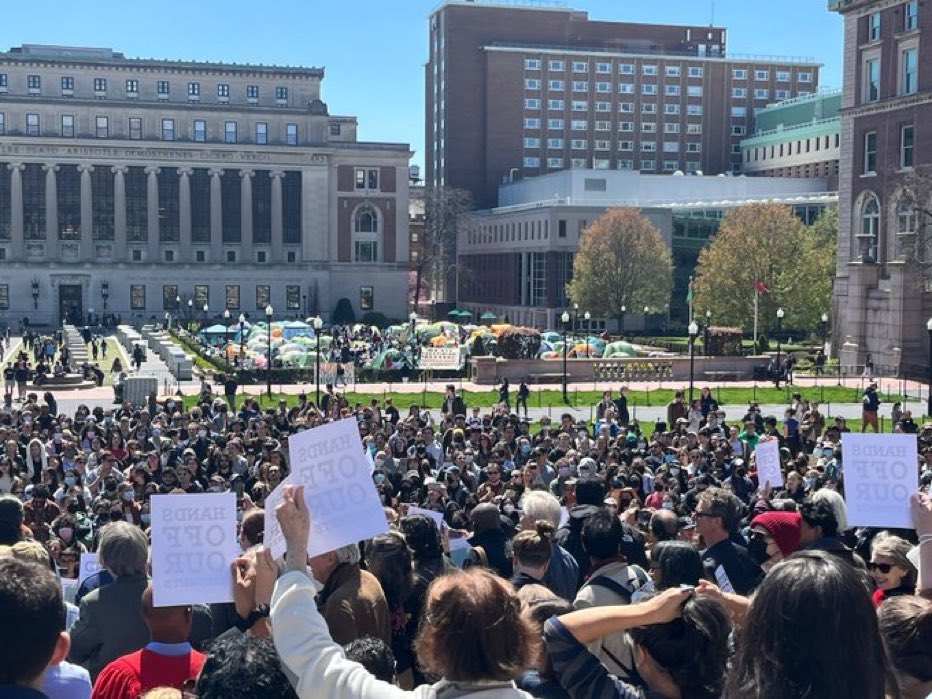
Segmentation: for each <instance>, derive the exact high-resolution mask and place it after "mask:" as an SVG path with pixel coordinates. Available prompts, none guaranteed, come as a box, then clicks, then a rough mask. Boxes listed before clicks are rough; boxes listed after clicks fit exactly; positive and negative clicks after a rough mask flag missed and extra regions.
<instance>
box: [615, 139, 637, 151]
mask: <svg viewBox="0 0 932 699" xmlns="http://www.w3.org/2000/svg"><path fill="white" fill-rule="evenodd" d="M618 150H620V151H632V150H634V141H619V142H618Z"/></svg>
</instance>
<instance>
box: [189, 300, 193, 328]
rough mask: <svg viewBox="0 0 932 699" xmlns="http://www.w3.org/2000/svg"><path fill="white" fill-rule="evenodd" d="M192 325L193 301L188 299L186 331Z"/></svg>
mask: <svg viewBox="0 0 932 699" xmlns="http://www.w3.org/2000/svg"><path fill="white" fill-rule="evenodd" d="M193 323H194V299H188V330H191V326H192V325H193Z"/></svg>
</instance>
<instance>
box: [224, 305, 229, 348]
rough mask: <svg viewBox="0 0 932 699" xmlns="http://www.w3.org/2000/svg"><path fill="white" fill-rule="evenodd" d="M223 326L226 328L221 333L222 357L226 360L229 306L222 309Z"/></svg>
mask: <svg viewBox="0 0 932 699" xmlns="http://www.w3.org/2000/svg"><path fill="white" fill-rule="evenodd" d="M223 327H224V328H226V330H225V331H224V333H223V358H224V359H227V360H228V358H229V355H228V354H227V348H228V347H229V346H230V309H229V308H224V309H223Z"/></svg>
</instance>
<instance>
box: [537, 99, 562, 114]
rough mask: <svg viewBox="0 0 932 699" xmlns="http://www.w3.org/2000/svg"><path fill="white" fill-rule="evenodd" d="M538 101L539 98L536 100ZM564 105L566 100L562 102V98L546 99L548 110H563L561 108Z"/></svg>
mask: <svg viewBox="0 0 932 699" xmlns="http://www.w3.org/2000/svg"><path fill="white" fill-rule="evenodd" d="M539 102H540V100H538V103H539ZM565 105H566V102H564V101H563V100H547V109H550V110H555V111H563V108H564V106H565Z"/></svg>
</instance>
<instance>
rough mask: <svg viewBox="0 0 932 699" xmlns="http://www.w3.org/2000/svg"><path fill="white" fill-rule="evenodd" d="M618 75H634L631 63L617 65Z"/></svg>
mask: <svg viewBox="0 0 932 699" xmlns="http://www.w3.org/2000/svg"><path fill="white" fill-rule="evenodd" d="M618 73H619V74H620V75H634V65H633V64H632V63H621V64H619V65H618Z"/></svg>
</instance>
